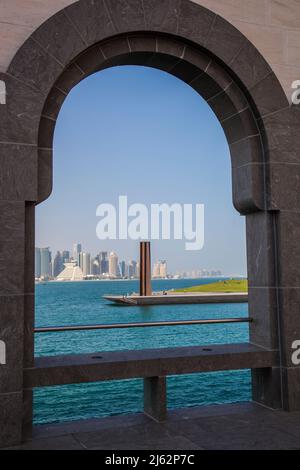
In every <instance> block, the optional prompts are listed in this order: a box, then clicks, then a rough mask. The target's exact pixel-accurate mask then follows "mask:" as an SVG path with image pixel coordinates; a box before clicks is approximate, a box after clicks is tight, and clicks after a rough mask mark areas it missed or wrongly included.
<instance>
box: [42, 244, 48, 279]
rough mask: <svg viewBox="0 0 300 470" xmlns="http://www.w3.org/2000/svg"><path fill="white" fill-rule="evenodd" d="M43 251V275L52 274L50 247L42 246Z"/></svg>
mask: <svg viewBox="0 0 300 470" xmlns="http://www.w3.org/2000/svg"><path fill="white" fill-rule="evenodd" d="M40 253H41V277H45V278H47V277H50V276H51V252H50V249H49V247H47V248H40Z"/></svg>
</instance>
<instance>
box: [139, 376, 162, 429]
mask: <svg viewBox="0 0 300 470" xmlns="http://www.w3.org/2000/svg"><path fill="white" fill-rule="evenodd" d="M144 413H145V414H146V415H147V416H149V417H150V418H151V419H153V420H154V421H157V422H159V423H161V422H163V421H165V420H166V417H167V386H166V377H147V378H145V379H144Z"/></svg>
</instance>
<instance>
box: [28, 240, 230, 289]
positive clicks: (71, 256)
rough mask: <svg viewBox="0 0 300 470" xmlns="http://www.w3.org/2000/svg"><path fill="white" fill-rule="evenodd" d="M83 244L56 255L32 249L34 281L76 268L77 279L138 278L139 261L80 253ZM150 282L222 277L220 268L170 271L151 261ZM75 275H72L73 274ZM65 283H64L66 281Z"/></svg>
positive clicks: (45, 249) (102, 253)
mask: <svg viewBox="0 0 300 470" xmlns="http://www.w3.org/2000/svg"><path fill="white" fill-rule="evenodd" d="M82 247H83V245H82V243H74V244H73V250H57V252H56V253H55V255H54V254H53V252H52V251H51V249H50V247H35V278H36V279H48V278H49V279H52V278H56V279H63V278H64V275H63V276H61V273H63V272H64V271H66V272H67V273H69V271H70V269H71V268H74V269H75V268H79V270H78V269H77V271H76V278H78V276H80V277H81V278H82V279H86V278H89V277H90V278H91V277H94V278H97V277H100V278H101V277H102V278H110V279H114V278H116V279H117V278H128V279H138V278H139V261H138V260H134V259H130V260H122V259H120V258H119V256H118V254H117V253H116V252H115V251H111V252H107V251H100V252H99V253H98V254H96V255H95V256H93V255H92V254H91V253H90V252H86V251H83V248H82ZM151 268H152V269H151V272H152V278H153V279H166V278H182V277H183V278H185V277H189V278H198V277H199V278H201V277H222V276H223V273H222V271H221V270H220V269H215V268H214V269H211V268H209V269H207V268H198V269H195V270H192V271H188V270H185V271H178V270H177V271H176V272H169V270H168V263H167V260H165V259H164V260H154V261H152V263H151ZM74 275H75V274H74ZM65 280H67V279H66V278H65Z"/></svg>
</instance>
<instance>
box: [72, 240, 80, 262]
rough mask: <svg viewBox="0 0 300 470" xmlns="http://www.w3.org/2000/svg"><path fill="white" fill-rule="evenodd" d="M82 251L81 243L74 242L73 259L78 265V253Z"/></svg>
mask: <svg viewBox="0 0 300 470" xmlns="http://www.w3.org/2000/svg"><path fill="white" fill-rule="evenodd" d="M81 252H82V245H81V243H74V245H73V259H74V261H76V262H77V264H78V266H80V264H79V254H80V253H81Z"/></svg>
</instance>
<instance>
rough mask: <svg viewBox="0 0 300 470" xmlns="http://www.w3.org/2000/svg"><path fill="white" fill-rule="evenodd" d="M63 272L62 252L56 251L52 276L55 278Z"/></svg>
mask: <svg viewBox="0 0 300 470" xmlns="http://www.w3.org/2000/svg"><path fill="white" fill-rule="evenodd" d="M63 270H64V258H63V252H61V251H58V252H57V253H56V255H55V258H54V261H53V276H54V277H57V276H58V275H59V274H60V273H61V272H62V271H63Z"/></svg>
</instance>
